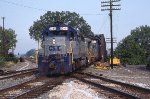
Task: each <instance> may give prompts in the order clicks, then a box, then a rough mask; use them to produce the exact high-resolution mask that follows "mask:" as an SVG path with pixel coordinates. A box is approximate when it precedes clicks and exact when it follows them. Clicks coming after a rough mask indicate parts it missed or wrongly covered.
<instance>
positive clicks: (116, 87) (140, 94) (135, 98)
mask: <svg viewBox="0 0 150 99" xmlns="http://www.w3.org/2000/svg"><path fill="white" fill-rule="evenodd" d="M72 77H74V78H76V79H78V80H80V81H82V82H85V83H88V84H90V85H93V86H95V87H98V88H101V89H103V90H106V91H109V92H111V93H114V94H116V95H118V96H119V97H124V98H127V99H150V89H146V88H142V87H139V86H135V85H131V84H127V83H123V82H119V81H115V80H111V79H108V78H105V77H102V76H95V75H91V74H88V73H79V72H78V73H75V74H73V75H72Z"/></svg>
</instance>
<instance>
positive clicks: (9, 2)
mask: <svg viewBox="0 0 150 99" xmlns="http://www.w3.org/2000/svg"><path fill="white" fill-rule="evenodd" d="M0 2H3V3H7V4H10V5H15V6H19V7H24V8H28V9H34V10H38V11H46V12H47V11H49V10H46V9H42V8H36V7H31V6H27V5H23V4H19V3H15V2H11V1H7V0H0ZM80 15H104V14H99V13H97V14H94V13H93V14H92V13H81V14H80Z"/></svg>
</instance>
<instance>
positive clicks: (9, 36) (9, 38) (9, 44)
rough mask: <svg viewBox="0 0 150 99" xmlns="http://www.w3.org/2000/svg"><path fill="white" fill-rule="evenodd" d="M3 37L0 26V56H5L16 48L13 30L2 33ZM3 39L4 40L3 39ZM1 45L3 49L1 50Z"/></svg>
mask: <svg viewBox="0 0 150 99" xmlns="http://www.w3.org/2000/svg"><path fill="white" fill-rule="evenodd" d="M4 33H5V37H4V35H3V30H2V27H1V26H0V54H1V55H4V53H5V55H7V54H8V51H9V50H10V49H14V48H15V47H16V43H17V40H16V37H17V35H16V34H15V31H14V30H13V29H5V31H4ZM3 38H4V39H3ZM3 44H4V46H5V48H3Z"/></svg>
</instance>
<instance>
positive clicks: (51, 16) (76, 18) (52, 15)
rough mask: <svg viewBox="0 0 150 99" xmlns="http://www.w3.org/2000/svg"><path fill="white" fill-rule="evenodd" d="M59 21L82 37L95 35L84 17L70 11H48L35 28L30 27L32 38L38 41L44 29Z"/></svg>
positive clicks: (34, 25)
mask: <svg viewBox="0 0 150 99" xmlns="http://www.w3.org/2000/svg"><path fill="white" fill-rule="evenodd" d="M57 19H60V20H61V22H62V23H66V24H68V25H70V26H72V27H73V28H75V29H78V30H79V31H80V32H79V34H80V35H93V32H92V31H91V27H90V26H89V25H88V24H87V23H86V21H85V20H84V19H83V17H80V15H79V14H77V13H75V12H69V11H66V12H65V11H62V12H58V11H56V12H51V11H48V12H47V13H45V14H44V15H43V16H41V17H40V20H37V21H35V22H34V23H33V26H31V27H30V29H29V32H30V33H29V35H30V37H31V38H32V39H34V40H38V39H39V37H40V35H41V32H42V31H43V28H44V27H46V26H47V25H49V24H53V23H54V22H55V21H56V20H57Z"/></svg>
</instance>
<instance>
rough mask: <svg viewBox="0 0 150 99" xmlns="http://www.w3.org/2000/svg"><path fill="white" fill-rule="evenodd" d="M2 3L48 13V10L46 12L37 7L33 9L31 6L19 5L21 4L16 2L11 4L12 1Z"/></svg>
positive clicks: (2, 0)
mask: <svg viewBox="0 0 150 99" xmlns="http://www.w3.org/2000/svg"><path fill="white" fill-rule="evenodd" d="M0 1H1V2H4V3H7V4H11V5H15V6H20V7H24V8H29V9H35V10H39V11H48V10H45V9H41V8H35V7H31V6H26V5H23V4H19V3H15V2H10V1H6V0H0Z"/></svg>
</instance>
